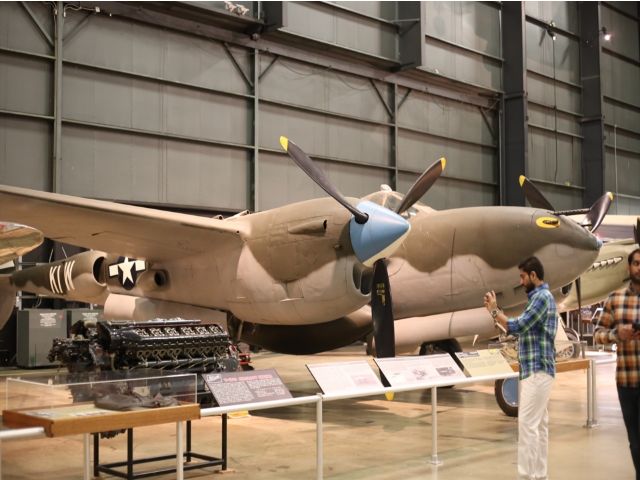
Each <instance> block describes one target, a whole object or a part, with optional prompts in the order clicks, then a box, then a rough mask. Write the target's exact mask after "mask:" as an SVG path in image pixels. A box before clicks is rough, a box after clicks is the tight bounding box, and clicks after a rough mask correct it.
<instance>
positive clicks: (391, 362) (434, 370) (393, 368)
mask: <svg viewBox="0 0 640 480" xmlns="http://www.w3.org/2000/svg"><path fill="white" fill-rule="evenodd" d="M374 360H375V362H376V364H378V367H379V368H380V370H381V371H382V373H383V374H384V376H385V377H386V378H387V380H388V381H389V384H390V385H391V386H392V387H398V386H402V385H417V384H434V383H442V381H447V382H449V381H451V383H455V381H456V380H461V379H464V378H466V376H465V375H464V373H462V370H460V367H458V365H457V364H456V362H455V360H454V359H453V358H451V355H449V354H448V353H443V354H439V355H420V356H412V357H394V358H376V359H374Z"/></svg>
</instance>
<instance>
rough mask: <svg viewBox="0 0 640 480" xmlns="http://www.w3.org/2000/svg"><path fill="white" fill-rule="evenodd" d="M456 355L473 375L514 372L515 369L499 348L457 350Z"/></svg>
mask: <svg viewBox="0 0 640 480" xmlns="http://www.w3.org/2000/svg"><path fill="white" fill-rule="evenodd" d="M456 356H457V357H458V358H459V359H460V361H461V362H462V364H463V365H464V368H465V370H466V371H467V372H468V373H469V375H470V376H472V377H478V376H482V375H499V374H502V373H513V369H512V368H511V366H510V365H509V363H507V361H506V360H505V359H504V357H503V356H502V353H500V350H497V349H489V350H477V351H474V352H457V353H456Z"/></svg>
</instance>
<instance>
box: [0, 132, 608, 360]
mask: <svg viewBox="0 0 640 480" xmlns="http://www.w3.org/2000/svg"><path fill="white" fill-rule="evenodd" d="M281 144H282V146H283V148H284V149H285V151H286V152H287V153H288V154H289V156H290V157H291V158H292V159H293V160H294V161H295V162H296V163H297V164H298V165H299V166H301V168H303V170H305V172H307V174H308V175H309V176H310V177H311V178H312V179H313V180H314V181H316V183H318V184H319V185H320V186H321V187H322V188H323V189H325V191H327V193H329V194H330V195H331V196H332V197H333V198H334V199H336V200H338V202H339V203H340V204H342V206H344V207H345V208H344V209H343V208H341V207H340V205H336V202H335V201H334V200H332V199H328V198H324V199H315V200H309V201H306V202H300V203H297V204H292V205H287V206H284V207H279V208H277V209H273V210H269V211H266V212H260V213H253V214H240V215H238V216H234V217H230V218H227V219H203V218H201V217H194V216H189V215H184V214H176V213H167V212H160V211H157V210H152V209H145V208H141V207H131V206H125V205H119V204H115V203H110V202H103V201H97V200H89V199H82V198H77V197H70V196H66V195H59V194H53V193H44V192H36V191H33V190H26V189H18V188H15V187H5V186H2V187H0V217H5V218H11V219H15V220H16V221H21V222H23V223H28V224H30V225H34V226H36V227H38V228H40V229H42V231H43V232H44V234H45V235H46V236H47V237H49V238H52V239H54V240H57V241H61V242H65V243H70V244H73V245H78V246H81V247H85V248H93V249H96V250H97V251H89V252H84V253H81V254H78V255H75V256H74V257H69V258H68V259H65V260H62V261H59V262H54V263H52V264H49V265H44V266H41V267H35V268H32V269H28V270H24V271H22V272H16V273H15V274H13V275H11V276H9V277H0V289H1V290H4V291H5V292H11V291H13V290H16V289H22V290H26V291H30V292H33V293H40V294H48V295H53V296H58V297H61V298H66V299H73V300H78V301H85V302H89V303H99V304H104V310H105V311H104V315H105V318H118V319H134V320H141V319H149V318H155V317H160V316H181V317H183V318H184V317H186V318H189V316H191V315H198V316H197V317H196V318H203V317H204V316H205V315H206V313H207V312H212V311H214V310H220V311H224V312H226V313H227V327H228V329H229V331H230V333H231V335H232V337H233V338H234V339H235V340H236V341H246V342H247V343H249V344H253V345H258V346H262V347H265V348H268V349H270V350H273V351H277V352H282V353H294V354H295V353H315V352H320V351H325V350H330V349H333V348H338V347H340V346H344V345H348V344H350V343H352V342H353V341H355V340H357V339H360V338H362V337H364V336H365V335H366V334H368V333H370V332H371V330H372V328H373V330H374V336H375V337H376V345H377V348H376V353H377V354H378V356H392V355H394V354H395V339H394V330H395V323H398V319H405V318H413V317H416V316H421V317H422V316H426V315H435V314H444V313H446V312H451V311H457V310H465V309H472V308H478V307H480V306H481V305H482V296H483V294H484V293H485V292H486V291H487V290H489V289H493V290H495V291H496V292H497V293H498V296H499V299H500V304H501V306H504V307H507V308H508V307H509V306H511V305H516V304H518V305H519V304H520V303H522V301H523V299H524V298H525V293H524V291H523V289H522V287H520V286H519V285H518V284H517V278H518V273H517V272H518V271H517V265H518V263H519V262H520V261H522V260H523V259H524V258H526V257H528V256H530V255H534V254H535V255H537V256H539V257H540V258H541V260H542V261H543V263H544V264H545V266H547V269H548V273H547V278H548V279H549V282H550V284H551V286H552V288H560V287H562V286H563V285H566V284H569V283H571V282H572V281H573V280H574V279H575V278H576V277H577V276H578V275H580V273H582V272H583V271H584V270H586V269H587V268H588V267H589V266H590V265H591V264H592V263H593V261H594V260H595V258H596V256H597V253H598V250H599V248H600V245H601V242H600V241H599V240H598V239H597V238H596V237H595V236H594V235H592V234H591V233H590V231H589V230H588V229H585V228H583V227H581V226H579V225H577V224H576V223H575V222H573V221H572V220H570V219H568V218H567V217H566V216H565V215H564V212H555V211H553V210H548V209H540V208H528V207H495V206H493V207H471V208H459V209H452V210H444V211H436V210H433V209H431V208H429V207H427V206H426V205H424V204H422V203H420V202H418V201H417V200H418V199H419V198H421V197H422V196H423V195H424V194H425V193H426V191H427V190H428V189H429V188H430V186H431V185H432V184H433V182H435V180H436V179H437V177H438V176H439V175H440V173H441V172H442V170H443V169H444V166H445V161H444V159H441V160H440V161H438V162H436V163H435V164H434V165H432V166H431V167H430V168H429V169H427V171H426V172H425V173H424V174H423V175H422V176H421V177H420V178H419V179H418V181H417V182H416V183H415V184H414V186H412V187H411V189H410V190H409V192H408V193H407V195H405V196H404V197H403V196H402V195H400V194H398V193H397V192H392V191H390V189H389V190H382V191H380V192H375V193H373V194H371V195H369V196H367V197H365V198H363V199H361V200H357V199H346V198H344V197H342V195H341V194H340V193H339V192H337V191H335V188H334V187H333V186H332V185H331V184H330V182H328V180H327V179H326V177H324V175H323V174H322V172H321V171H320V170H319V169H317V167H315V165H314V164H313V162H312V161H311V160H310V159H309V158H308V156H306V154H305V153H304V152H303V151H302V150H301V149H300V148H299V147H298V146H297V145H295V144H294V143H293V142H290V141H288V140H287V139H286V138H284V137H283V138H282V139H281ZM607 199H608V203H607ZM358 202H359V203H358ZM354 203H358V207H357V208H356V207H353V204H354ZM609 203H610V199H609V198H608V197H606V198H604V197H603V200H602V201H598V202H596V204H594V206H593V207H592V208H591V209H590V210H589V211H588V212H589V213H588V216H589V219H590V220H589V221H590V222H591V224H592V225H591V227H590V228H591V230H594V229H595V228H597V226H598V225H599V224H600V222H601V221H602V218H604V215H605V214H606V208H603V205H605V206H606V207H607V208H608V204H609ZM365 205H366V208H367V209H370V211H371V212H372V213H370V215H371V216H374V215H379V216H380V217H382V218H384V219H386V218H391V219H392V221H390V222H389V223H391V224H392V225H393V228H394V229H395V230H394V232H395V233H393V235H391V236H390V237H389V236H388V235H383V234H379V235H380V236H382V237H384V239H385V240H384V241H383V242H382V243H381V242H380V241H379V240H376V242H377V243H376V242H371V241H369V240H367V238H366V235H368V233H367V232H368V231H367V232H364V233H366V235H365V234H361V235H358V233H359V232H360V231H359V230H358V228H359V227H358V225H359V224H358V221H363V220H364V218H365V216H364V215H360V213H359V209H363V210H364V208H365V207H364V206H365ZM368 212H369V210H367V213H368ZM392 212H397V213H400V214H402V217H399V216H398V215H397V214H393V213H392ZM585 212H586V210H585V211H584V212H583V213H585ZM349 214H351V215H349ZM405 218H406V219H405ZM385 222H386V221H385V220H381V223H383V224H384V227H383V228H382V230H383V231H385V232H386V229H387V224H386V223H385ZM403 222H404V223H403ZM371 223H373V222H371ZM370 230H371V229H370ZM358 242H360V243H358ZM372 243H375V245H377V246H376V247H375V248H373V249H371V250H372V251H371V252H369V253H362V252H363V251H366V250H367V247H368V246H370V245H371V244H372ZM362 244H365V245H364V246H363V245H362ZM394 250H395V253H394ZM103 252H105V253H103ZM359 252H360V253H359ZM384 258H386V260H384ZM391 286H393V302H392V296H391ZM369 302H370V303H371V307H368V306H367V304H368V303H369ZM363 307H364V308H363ZM199 314H202V315H199ZM394 318H395V319H396V322H394V321H393V320H394Z"/></svg>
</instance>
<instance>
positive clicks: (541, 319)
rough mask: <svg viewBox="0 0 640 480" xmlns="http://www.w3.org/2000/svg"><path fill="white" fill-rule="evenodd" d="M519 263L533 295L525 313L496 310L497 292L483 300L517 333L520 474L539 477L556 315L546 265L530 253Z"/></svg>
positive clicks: (546, 435)
mask: <svg viewBox="0 0 640 480" xmlns="http://www.w3.org/2000/svg"><path fill="white" fill-rule="evenodd" d="M518 268H519V269H520V285H522V286H523V287H524V288H525V290H526V291H527V296H528V297H529V301H528V302H527V306H526V307H525V309H524V312H523V313H522V315H520V316H519V317H517V318H507V316H506V315H505V314H504V313H502V312H501V311H500V310H499V309H498V305H497V302H496V294H495V292H493V291H491V292H488V293H487V294H486V295H485V296H484V305H485V307H486V308H487V310H489V313H491V316H492V317H493V319H494V320H495V321H496V323H497V324H498V326H499V327H501V328H502V329H503V330H505V331H506V332H507V333H510V334H514V335H517V336H518V360H519V362H520V401H519V406H518V477H519V478H521V479H536V480H537V479H546V478H547V452H548V445H549V427H548V424H549V414H548V411H547V404H548V403H549V396H550V395H551V387H552V386H553V382H554V378H555V374H556V351H555V345H554V340H555V337H556V330H557V329H558V314H557V311H556V302H555V301H554V299H553V295H551V292H550V291H549V286H548V285H547V284H546V283H545V282H544V268H543V267H542V263H540V260H538V258H536V257H530V258H527V259H526V260H524V261H523V262H522V263H521V264H520V265H518Z"/></svg>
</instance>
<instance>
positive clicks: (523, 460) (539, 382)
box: [518, 372, 554, 480]
mask: <svg viewBox="0 0 640 480" xmlns="http://www.w3.org/2000/svg"><path fill="white" fill-rule="evenodd" d="M553 381H554V378H553V377H552V376H551V375H549V374H547V373H545V372H536V373H534V374H532V375H530V376H529V377H527V378H525V379H524V380H521V381H520V400H519V405H518V478H520V479H522V480H546V479H547V452H548V449H549V413H548V411H547V404H548V403H549V396H550V394H551V387H553Z"/></svg>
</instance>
